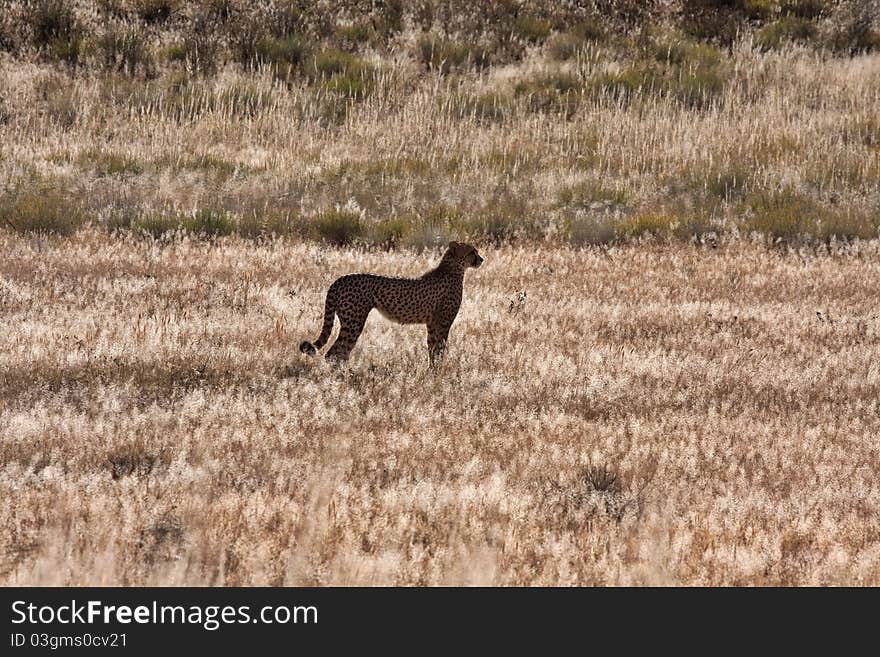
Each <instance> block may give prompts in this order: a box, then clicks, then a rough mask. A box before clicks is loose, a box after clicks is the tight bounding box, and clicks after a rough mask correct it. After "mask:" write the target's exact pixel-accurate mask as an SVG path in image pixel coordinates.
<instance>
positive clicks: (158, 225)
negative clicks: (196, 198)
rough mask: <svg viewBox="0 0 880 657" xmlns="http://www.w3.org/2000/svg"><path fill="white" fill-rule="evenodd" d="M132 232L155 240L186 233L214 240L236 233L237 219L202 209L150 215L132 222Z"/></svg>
mask: <svg viewBox="0 0 880 657" xmlns="http://www.w3.org/2000/svg"><path fill="white" fill-rule="evenodd" d="M130 226H131V230H133V231H135V232H136V233H141V234H144V235H149V236H151V237H154V238H161V237H165V236H167V235H168V234H170V233H175V232H185V233H190V234H192V235H197V236H199V237H205V238H213V237H221V236H223V235H232V234H233V233H235V232H236V228H237V227H236V222H235V218H234V217H233V216H232V215H230V214H229V213H228V212H226V211H225V210H221V209H216V208H210V207H208V208H201V209H199V210H196V211H195V212H193V213H192V214H180V213H173V212H172V213H164V212H160V213H149V214H144V215H142V216H140V217H138V218H137V219H135V220H134V221H131V222H130Z"/></svg>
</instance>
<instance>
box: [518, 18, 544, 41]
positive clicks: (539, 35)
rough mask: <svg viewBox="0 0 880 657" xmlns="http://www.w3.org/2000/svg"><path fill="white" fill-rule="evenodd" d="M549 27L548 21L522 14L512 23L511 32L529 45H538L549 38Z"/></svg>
mask: <svg viewBox="0 0 880 657" xmlns="http://www.w3.org/2000/svg"><path fill="white" fill-rule="evenodd" d="M551 27H552V26H551V25H550V21H548V20H545V19H543V18H540V17H538V16H532V15H529V14H523V15H521V16H518V17H517V19H516V21H515V22H514V24H513V31H514V33H515V34H516V35H517V36H518V37H519V38H520V39H523V40H524V41H528V42H529V43H540V42H542V41H544V39H546V38H547V37H548V36H550V29H551Z"/></svg>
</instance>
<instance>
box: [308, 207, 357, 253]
mask: <svg viewBox="0 0 880 657" xmlns="http://www.w3.org/2000/svg"><path fill="white" fill-rule="evenodd" d="M310 224H311V226H312V229H313V230H314V232H315V234H316V235H317V237H318V238H319V239H321V240H323V241H326V242H330V243H331V244H334V245H336V246H345V245H348V244H352V243H353V242H355V241H356V240H358V239H360V238H361V237H362V236H363V234H364V226H363V223H362V222H361V216H360V214H358V213H357V212H351V211H348V210H340V209H335V210H327V211H326V212H322V213H320V214H317V215H315V216H314V217H312V218H311V220H310Z"/></svg>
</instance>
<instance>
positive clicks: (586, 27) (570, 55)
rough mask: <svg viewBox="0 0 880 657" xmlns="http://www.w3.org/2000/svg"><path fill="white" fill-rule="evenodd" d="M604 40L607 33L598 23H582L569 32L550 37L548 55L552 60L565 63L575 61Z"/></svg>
mask: <svg viewBox="0 0 880 657" xmlns="http://www.w3.org/2000/svg"><path fill="white" fill-rule="evenodd" d="M604 38H605V32H604V31H603V30H602V27H601V26H600V25H599V24H598V23H581V24H579V25H578V26H577V27H575V28H573V29H571V30H569V31H567V32H558V33H556V34H554V35H553V36H552V37H550V39H549V40H548V41H547V54H548V55H549V56H550V59H553V60H555V61H557V62H564V61H567V60H569V59H574V58H575V57H577V56H578V55H580V54H581V53H583V52H584V51H585V50H586V49H587V48H589V47H590V46H591V45H593V44H596V43H599V42H600V41H602V40H604Z"/></svg>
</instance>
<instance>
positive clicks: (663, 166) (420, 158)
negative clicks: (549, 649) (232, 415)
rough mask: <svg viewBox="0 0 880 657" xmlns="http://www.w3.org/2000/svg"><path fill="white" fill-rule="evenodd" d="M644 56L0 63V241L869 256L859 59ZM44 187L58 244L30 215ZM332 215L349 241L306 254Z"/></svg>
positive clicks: (878, 81) (872, 180)
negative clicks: (291, 74) (863, 252)
mask: <svg viewBox="0 0 880 657" xmlns="http://www.w3.org/2000/svg"><path fill="white" fill-rule="evenodd" d="M655 41H656V43H653V42H652V45H650V47H649V48H648V50H647V54H645V55H644V56H643V57H641V58H638V61H630V60H629V59H627V58H626V57H624V56H623V55H621V54H620V52H619V51H616V50H613V49H603V47H602V46H591V49H590V50H589V51H586V52H584V53H583V54H582V55H581V56H579V58H577V59H575V60H570V61H566V62H561V63H560V62H555V61H553V60H552V58H551V57H550V56H549V55H548V54H547V53H545V52H544V51H543V50H541V49H534V50H531V51H529V55H528V56H527V57H526V58H525V59H524V60H523V61H522V62H521V63H519V64H517V65H510V66H497V67H493V68H491V69H488V70H484V71H469V72H464V73H462V74H460V75H450V76H443V75H440V74H435V73H433V72H431V71H427V72H426V71H424V70H423V69H422V68H421V67H420V66H421V65H420V64H419V63H418V61H417V60H412V59H407V58H400V59H389V58H387V57H379V56H378V55H374V56H372V57H370V56H366V55H364V56H362V57H361V58H360V59H358V60H357V61H358V62H361V63H359V64H358V66H359V67H360V68H359V69H358V70H359V71H360V72H359V73H356V74H355V73H352V74H351V75H352V76H354V77H352V78H351V79H348V78H346V79H345V80H343V79H341V78H333V80H335V82H333V83H332V85H331V84H330V81H328V80H327V79H324V80H323V82H322V81H320V80H311V78H309V77H308V76H307V75H306V74H303V78H302V79H299V80H297V81H295V82H292V83H288V82H287V81H285V80H283V79H279V78H278V77H277V75H276V74H275V73H274V72H273V68H272V67H271V66H269V65H266V66H263V67H260V68H259V69H258V70H257V71H250V70H245V69H243V68H242V67H240V66H238V65H234V64H231V65H229V66H226V67H225V68H223V69H221V70H220V72H219V73H218V74H217V75H215V76H212V77H200V76H195V75H190V74H187V73H186V72H183V71H176V70H173V69H170V70H166V71H164V73H163V74H162V75H160V76H158V77H157V78H155V79H150V80H141V79H133V78H131V77H126V76H122V75H118V74H108V73H103V72H101V73H93V72H89V71H86V72H79V73H76V74H72V73H70V72H66V71H63V70H61V71H59V70H57V69H56V68H54V67H52V66H49V65H47V64H42V63H26V62H19V61H15V60H4V59H2V58H0V89H5V92H3V93H2V96H0V114H2V119H3V120H0V143H2V144H3V146H2V151H0V201H2V203H0V223H3V224H4V225H7V224H8V225H12V226H14V227H16V229H18V230H22V231H34V230H42V229H45V230H52V231H55V232H71V231H72V230H74V229H76V228H77V227H79V226H80V225H85V224H88V223H91V224H92V225H94V226H99V227H104V228H107V229H117V228H128V227H131V226H133V227H135V228H137V227H138V226H140V225H146V226H147V227H148V229H149V232H155V230H156V228H155V227H156V226H158V227H159V229H163V227H164V229H167V228H173V227H176V226H179V225H181V224H184V225H185V224H187V222H186V221H181V220H180V219H179V218H180V217H188V216H189V217H192V216H194V215H196V214H198V213H199V212H202V211H204V212H208V213H209V214H213V215H216V214H217V213H218V212H220V213H221V214H223V215H224V216H226V217H228V218H229V220H230V223H229V224H228V226H229V230H231V231H234V232H239V233H241V234H244V235H253V234H257V235H259V234H267V233H269V234H271V233H280V234H293V235H299V236H303V237H306V238H309V239H321V238H325V239H329V240H330V241H336V242H347V241H351V240H360V241H362V242H367V243H373V244H379V243H383V242H384V241H386V237H387V236H386V235H385V233H384V231H383V230H382V229H381V228H378V229H377V226H379V224H382V222H386V221H389V220H390V221H392V222H397V223H396V224H395V225H398V226H399V227H400V231H398V232H399V235H397V238H396V243H400V244H411V245H415V246H421V245H423V244H424V235H425V234H426V233H430V232H437V231H438V230H439V231H440V232H444V233H446V236H448V237H451V238H459V239H460V238H467V237H470V238H472V239H477V238H488V239H492V240H496V241H498V240H509V239H523V238H525V239H533V240H534V239H537V240H551V241H557V242H558V241H570V242H572V243H574V244H576V245H577V244H581V243H590V242H594V241H602V242H619V241H623V240H626V239H630V238H631V237H633V236H637V235H639V234H641V230H635V231H633V230H632V226H633V223H634V222H635V224H636V225H637V226H638V225H640V224H641V223H642V222H640V221H639V219H638V217H640V216H647V215H650V216H652V217H653V218H655V219H656V218H657V217H658V216H666V217H667V218H668V219H667V220H665V221H664V222H660V223H659V224H655V223H651V222H648V224H646V225H648V227H649V228H650V232H655V233H660V234H665V235H670V236H674V237H677V238H682V239H685V240H691V239H698V240H699V239H702V238H703V236H704V235H706V234H708V233H714V234H718V233H728V234H738V233H748V232H750V231H755V230H756V231H758V232H760V233H762V234H764V235H767V236H768V239H771V240H777V239H783V240H784V241H786V242H801V241H807V242H809V241H813V242H827V241H829V240H832V239H833V238H835V237H836V238H838V239H845V240H846V239H853V238H856V237H858V238H860V239H866V238H869V239H870V238H874V237H877V235H878V227H880V149H878V148H877V144H878V140H880V123H878V120H877V118H876V117H877V116H880V96H878V94H877V93H876V91H875V90H876V89H877V88H880V55H877V54H874V55H860V56H857V57H854V58H849V57H847V58H834V57H830V56H829V55H828V54H827V53H823V52H815V51H812V50H806V49H803V48H798V47H794V46H787V47H784V48H782V49H781V50H773V51H770V52H766V53H762V52H760V51H759V50H757V49H755V48H753V47H752V45H751V42H749V41H746V42H742V43H740V44H739V45H738V46H737V47H736V48H735V49H734V51H733V52H732V53H731V54H730V55H727V54H724V53H722V52H721V51H718V50H715V49H713V48H711V47H710V46H705V45H703V46H699V45H694V44H689V42H687V41H686V40H685V41H682V40H681V38H680V37H663V38H660V37H658V38H657V39H656V40H655ZM413 47H415V46H413ZM635 52H638V51H635ZM340 56H341V55H340ZM328 57H329V55H328ZM645 58H647V59H645ZM331 59H332V58H331ZM328 61H329V60H328ZM333 61H335V60H333ZM340 61H342V60H340ZM345 61H348V60H345ZM320 62H324V60H320ZM320 62H318V63H320ZM331 63H332V62H331ZM343 63H345V62H343ZM316 65H317V64H316ZM322 65H323V64H322ZM345 65H346V66H348V64H345ZM327 66H330V64H327ZM340 66H342V65H340ZM352 66H353V65H352ZM331 68H332V67H331ZM343 68H345V67H344V66H343ZM328 70H330V69H328ZM333 70H335V69H333ZM346 70H347V69H346ZM334 75H342V73H339V74H334ZM346 85H347V86H346ZM367 90H369V93H367ZM47 187H48V188H55V189H56V190H59V191H58V192H56V195H62V196H63V199H62V200H63V201H64V203H65V205H66V206H67V207H73V208H76V214H75V216H76V217H77V218H78V219H77V221H76V222H75V223H71V225H69V226H58V225H57V222H55V221H54V219H52V218H50V219H48V220H43V219H41V218H40V217H33V216H32V215H33V214H34V212H37V211H40V209H41V208H42V207H43V206H44V205H45V203H42V204H41V203H40V202H37V201H36V200H34V197H39V196H40V195H41V194H42V192H41V190H44V189H46V188H47ZM8 190H15V194H12V193H11V192H9V191H8ZM754 197H760V198H765V197H767V198H782V199H785V200H786V203H789V202H790V204H789V205H783V206H779V207H777V206H768V205H767V204H761V203H755V202H753V201H752V199H753V198H754ZM805 206H809V207H810V208H811V213H810V217H809V220H808V221H799V220H792V219H791V217H792V214H795V213H797V212H799V209H800V208H802V207H805ZM6 208H23V209H22V210H21V213H24V216H23V217H19V216H17V215H15V214H11V213H12V210H8V209H6ZM47 211H48V212H49V213H50V214H51V211H52V208H48V210H47ZM334 213H335V216H342V215H343V214H347V215H357V217H358V221H357V222H355V223H353V224H352V225H353V226H356V228H357V230H356V231H354V232H352V233H351V234H345V235H344V237H343V238H339V237H338V236H337V235H338V233H337V228H338V227H331V230H330V233H331V237H329V238H328V237H327V235H326V231H325V228H326V217H328V216H334ZM340 213H342V214H340ZM634 218H635V219H634ZM694 227H696V228H694ZM343 230H347V229H345V227H343ZM193 232H198V226H196V227H195V228H193Z"/></svg>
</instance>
